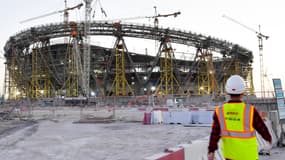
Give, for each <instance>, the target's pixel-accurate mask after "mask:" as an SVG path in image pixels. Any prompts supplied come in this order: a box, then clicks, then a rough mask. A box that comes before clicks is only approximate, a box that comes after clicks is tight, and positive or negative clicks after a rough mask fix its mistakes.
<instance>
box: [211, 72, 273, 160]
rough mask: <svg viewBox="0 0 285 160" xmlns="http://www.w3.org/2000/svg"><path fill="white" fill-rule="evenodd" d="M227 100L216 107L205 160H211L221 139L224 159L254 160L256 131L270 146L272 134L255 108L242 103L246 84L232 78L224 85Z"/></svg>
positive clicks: (255, 156) (234, 77) (255, 159)
mask: <svg viewBox="0 0 285 160" xmlns="http://www.w3.org/2000/svg"><path fill="white" fill-rule="evenodd" d="M226 92H227V94H229V96H230V100H229V101H228V102H226V103H224V104H223V105H222V106H219V107H217V108H216V110H215V113H214V116H213V120H214V121H213V125H212V132H211V136H210V142H209V147H208V159H209V160H214V157H215V155H214V152H215V150H217V149H218V142H219V139H220V138H221V139H222V152H223V156H224V158H225V159H226V160H257V159H258V144H257V139H256V132H255V130H256V131H257V132H258V133H259V134H260V135H261V136H262V137H263V138H264V139H265V140H266V141H268V142H269V143H270V145H271V144H272V140H271V135H270V133H269V131H268V129H267V127H266V125H265V124H264V122H263V120H262V118H261V117H260V115H259V113H258V111H257V110H256V108H255V107H254V106H252V105H249V104H245V103H243V102H242V97H243V93H244V92H245V81H244V79H243V78H242V77H241V76H239V75H232V76H231V77H230V78H229V79H228V80H227V82H226Z"/></svg>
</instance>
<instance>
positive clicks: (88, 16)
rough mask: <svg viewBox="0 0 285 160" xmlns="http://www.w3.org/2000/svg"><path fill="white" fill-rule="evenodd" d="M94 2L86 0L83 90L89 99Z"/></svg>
mask: <svg viewBox="0 0 285 160" xmlns="http://www.w3.org/2000/svg"><path fill="white" fill-rule="evenodd" d="M92 1H93V0H84V2H85V3H86V4H85V25H84V36H85V39H84V47H83V57H84V58H83V63H84V67H83V81H84V82H83V90H84V94H85V96H86V97H87V98H88V97H89V93H90V84H89V83H90V23H91V10H92V8H91V3H92Z"/></svg>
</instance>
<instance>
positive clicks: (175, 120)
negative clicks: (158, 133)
mask: <svg viewBox="0 0 285 160" xmlns="http://www.w3.org/2000/svg"><path fill="white" fill-rule="evenodd" d="M213 113H214V112H213V111H167V110H160V109H157V110H152V111H151V112H150V113H147V112H145V114H144V119H143V123H144V124H161V123H164V124H182V125H189V124H212V119H213ZM149 114H150V115H151V116H150V117H149ZM149 118H150V123H148V121H149Z"/></svg>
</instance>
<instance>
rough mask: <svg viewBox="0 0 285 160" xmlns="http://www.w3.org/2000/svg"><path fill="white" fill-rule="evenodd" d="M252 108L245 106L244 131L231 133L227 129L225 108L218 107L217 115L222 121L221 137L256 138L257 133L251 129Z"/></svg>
mask: <svg viewBox="0 0 285 160" xmlns="http://www.w3.org/2000/svg"><path fill="white" fill-rule="evenodd" d="M251 108H252V107H251V106H250V105H249V104H247V105H246V104H245V106H244V115H243V117H244V118H243V123H244V124H243V131H229V130H228V129H227V125H226V121H225V116H224V107H218V108H217V109H216V114H217V115H218V119H219V121H220V127H221V136H224V137H236V138H252V137H255V136H256V133H255V131H254V130H253V128H252V127H251V121H252V117H251V116H252V114H251V112H252V111H253V110H252V109H251Z"/></svg>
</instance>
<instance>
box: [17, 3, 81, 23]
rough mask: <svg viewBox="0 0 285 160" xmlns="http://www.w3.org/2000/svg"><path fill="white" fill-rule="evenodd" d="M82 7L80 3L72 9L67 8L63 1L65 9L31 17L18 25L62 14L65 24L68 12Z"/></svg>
mask: <svg viewBox="0 0 285 160" xmlns="http://www.w3.org/2000/svg"><path fill="white" fill-rule="evenodd" d="M82 6H83V3H80V4H78V5H76V6H73V7H67V5H66V0H65V9H63V10H59V11H54V12H51V13H47V14H43V15H40V16H36V17H32V18H29V19H26V20H23V21H20V23H26V22H30V21H33V20H36V19H39V18H44V17H47V16H51V15H54V14H58V13H64V22H67V21H68V11H70V10H73V9H80V8H81V7H82Z"/></svg>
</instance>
